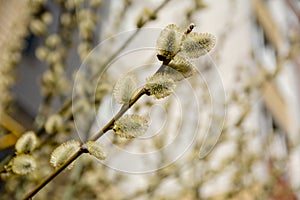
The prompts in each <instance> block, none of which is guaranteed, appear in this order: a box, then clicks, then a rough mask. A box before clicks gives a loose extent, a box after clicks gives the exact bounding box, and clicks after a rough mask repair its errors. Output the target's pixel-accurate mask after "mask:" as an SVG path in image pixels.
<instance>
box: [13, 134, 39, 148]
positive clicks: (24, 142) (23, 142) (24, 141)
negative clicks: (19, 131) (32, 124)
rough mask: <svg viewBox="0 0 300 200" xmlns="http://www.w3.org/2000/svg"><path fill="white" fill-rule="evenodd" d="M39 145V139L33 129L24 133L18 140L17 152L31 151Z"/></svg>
mask: <svg viewBox="0 0 300 200" xmlns="http://www.w3.org/2000/svg"><path fill="white" fill-rule="evenodd" d="M37 146H38V139H37V137H36V135H35V133H34V132H33V131H28V132H26V133H24V134H23V135H22V136H21V137H20V138H19V139H18V141H17V142H16V145H15V149H16V152H17V154H22V153H31V152H32V151H33V150H34V149H35V148H36V147H37Z"/></svg>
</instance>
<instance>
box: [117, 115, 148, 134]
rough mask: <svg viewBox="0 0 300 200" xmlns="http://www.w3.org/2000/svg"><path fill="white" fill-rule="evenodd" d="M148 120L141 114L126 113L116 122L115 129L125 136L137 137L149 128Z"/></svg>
mask: <svg viewBox="0 0 300 200" xmlns="http://www.w3.org/2000/svg"><path fill="white" fill-rule="evenodd" d="M148 126H149V125H148V120H147V119H146V118H144V117H141V116H139V115H135V114H132V115H124V116H123V117H121V118H120V119H118V120H117V121H116V122H115V125H114V127H113V130H114V131H115V133H116V134H117V135H119V136H120V137H124V138H128V139H130V138H135V137H138V136H141V135H143V134H144V133H145V132H146V130H147V128H148Z"/></svg>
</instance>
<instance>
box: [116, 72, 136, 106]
mask: <svg viewBox="0 0 300 200" xmlns="http://www.w3.org/2000/svg"><path fill="white" fill-rule="evenodd" d="M137 88H138V83H137V79H136V77H135V76H134V75H132V74H124V75H122V76H121V77H120V78H119V80H118V81H117V83H116V85H115V87H114V90H113V96H114V98H115V100H116V102H118V103H120V104H127V103H129V101H130V99H131V97H132V96H133V95H134V93H135V92H136V90H137Z"/></svg>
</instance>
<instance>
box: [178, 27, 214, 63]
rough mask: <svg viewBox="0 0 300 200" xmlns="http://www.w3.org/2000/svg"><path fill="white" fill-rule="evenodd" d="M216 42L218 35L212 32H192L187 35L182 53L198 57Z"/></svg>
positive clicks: (189, 56) (190, 56)
mask: <svg viewBox="0 0 300 200" xmlns="http://www.w3.org/2000/svg"><path fill="white" fill-rule="evenodd" d="M215 44H216V37H215V36H214V35H212V34H210V33H195V32H194V33H190V34H188V35H186V36H185V38H184V42H183V43H182V46H181V51H180V54H183V55H184V56H186V57H188V58H198V57H200V56H202V55H205V54H206V53H208V52H209V51H210V50H211V49H212V48H213V47H214V46H215Z"/></svg>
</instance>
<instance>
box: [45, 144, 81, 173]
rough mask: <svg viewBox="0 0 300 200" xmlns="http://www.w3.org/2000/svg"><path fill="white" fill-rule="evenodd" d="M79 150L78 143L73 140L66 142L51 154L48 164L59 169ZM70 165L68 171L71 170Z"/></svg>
mask: <svg viewBox="0 0 300 200" xmlns="http://www.w3.org/2000/svg"><path fill="white" fill-rule="evenodd" d="M79 148H80V143H79V142H78V141H75V140H70V141H67V142H65V143H63V144H61V145H59V146H58V147H57V148H56V149H54V151H53V152H52V154H51V158H50V164H51V165H52V166H53V167H56V168H57V167H60V166H61V165H63V164H64V163H65V162H66V161H67V160H68V159H69V158H70V157H71V156H72V155H73V154H74V153H76V152H77V151H78V150H79ZM72 166H73V165H72V164H71V165H69V167H68V169H71V168H72Z"/></svg>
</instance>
